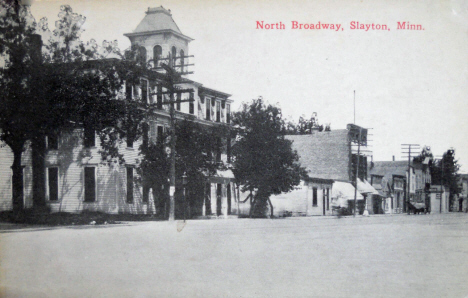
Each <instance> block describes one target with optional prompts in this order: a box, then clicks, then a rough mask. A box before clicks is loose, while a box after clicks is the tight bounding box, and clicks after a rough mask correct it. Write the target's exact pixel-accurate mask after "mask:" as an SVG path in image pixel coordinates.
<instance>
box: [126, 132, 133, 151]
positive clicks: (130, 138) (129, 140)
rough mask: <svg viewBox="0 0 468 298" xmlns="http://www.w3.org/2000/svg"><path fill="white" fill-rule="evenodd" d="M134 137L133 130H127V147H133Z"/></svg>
mask: <svg viewBox="0 0 468 298" xmlns="http://www.w3.org/2000/svg"><path fill="white" fill-rule="evenodd" d="M133 139H134V137H133V136H132V134H131V132H127V147H128V148H133Z"/></svg>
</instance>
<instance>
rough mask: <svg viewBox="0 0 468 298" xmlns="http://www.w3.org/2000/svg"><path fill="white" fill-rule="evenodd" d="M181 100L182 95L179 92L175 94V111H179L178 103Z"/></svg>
mask: <svg viewBox="0 0 468 298" xmlns="http://www.w3.org/2000/svg"><path fill="white" fill-rule="evenodd" d="M181 100H182V94H181V93H180V92H177V103H176V109H177V111H180V101H181Z"/></svg>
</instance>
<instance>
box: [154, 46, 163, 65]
mask: <svg viewBox="0 0 468 298" xmlns="http://www.w3.org/2000/svg"><path fill="white" fill-rule="evenodd" d="M161 55H162V48H161V46H159V45H157V46H154V48H153V60H154V67H158V66H159V62H160V59H161Z"/></svg>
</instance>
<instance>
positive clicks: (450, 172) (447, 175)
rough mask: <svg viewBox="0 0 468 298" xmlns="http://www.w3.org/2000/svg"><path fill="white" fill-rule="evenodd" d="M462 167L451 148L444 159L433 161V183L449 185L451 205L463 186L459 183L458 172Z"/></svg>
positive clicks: (444, 155)
mask: <svg viewBox="0 0 468 298" xmlns="http://www.w3.org/2000/svg"><path fill="white" fill-rule="evenodd" d="M459 169H460V165H459V164H458V161H457V160H456V159H455V150H454V149H449V150H447V151H446V152H445V153H444V154H443V156H442V159H440V160H438V161H436V162H433V163H432V164H431V180H432V184H435V185H445V186H448V188H449V190H450V197H449V201H450V206H452V204H453V200H454V198H455V195H458V194H460V192H461V190H462V189H461V187H460V184H459V181H460V174H458V170H459Z"/></svg>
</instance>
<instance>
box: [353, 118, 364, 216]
mask: <svg viewBox="0 0 468 298" xmlns="http://www.w3.org/2000/svg"><path fill="white" fill-rule="evenodd" d="M361 132H362V128H361V127H359V138H358V149H357V156H356V157H357V162H356V177H355V178H356V179H354V182H355V184H354V185H355V187H354V215H353V216H354V217H356V208H357V184H358V175H359V160H360V159H361V158H360V153H361Z"/></svg>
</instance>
